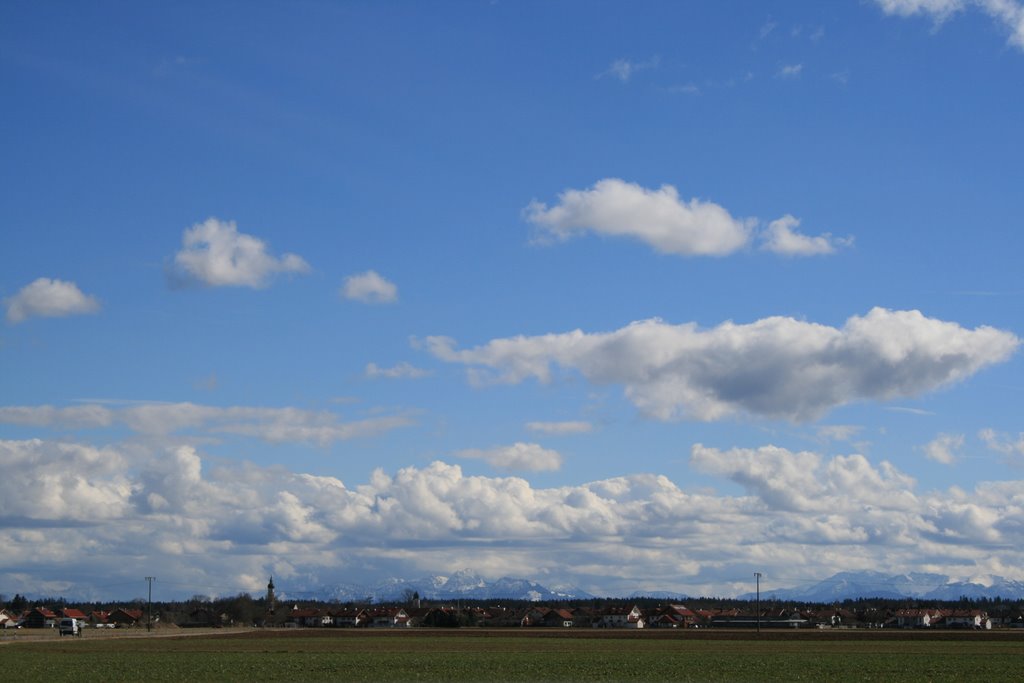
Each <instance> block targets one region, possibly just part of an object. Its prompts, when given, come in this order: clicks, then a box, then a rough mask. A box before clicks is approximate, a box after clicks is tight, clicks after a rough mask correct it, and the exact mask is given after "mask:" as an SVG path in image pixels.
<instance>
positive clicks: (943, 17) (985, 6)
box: [875, 0, 1024, 50]
mask: <svg viewBox="0 0 1024 683" xmlns="http://www.w3.org/2000/svg"><path fill="white" fill-rule="evenodd" d="M875 2H876V3H877V4H878V6H879V7H881V8H882V11H883V12H885V13H886V14H888V15H895V16H900V17H913V16H924V17H927V18H930V19H931V20H932V21H933V22H935V24H936V25H941V24H942V23H943V22H945V21H947V20H949V19H951V18H952V17H953V16H954V15H956V14H959V13H960V12H965V11H968V10H977V11H980V12H982V13H983V14H986V15H987V16H988V17H989V18H991V19H992V20H994V21H995V22H996V23H997V24H999V25H1000V26H1001V27H1002V29H1003V30H1004V31H1006V32H1008V33H1009V37H1008V38H1007V43H1008V44H1009V45H1012V46H1013V47H1015V48H1017V49H1019V50H1024V4H1021V3H1020V2H1017V0H875Z"/></svg>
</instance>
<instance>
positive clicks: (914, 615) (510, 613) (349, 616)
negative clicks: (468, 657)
mask: <svg viewBox="0 0 1024 683" xmlns="http://www.w3.org/2000/svg"><path fill="white" fill-rule="evenodd" d="M456 623H458V624H472V625H476V626H522V627H556V628H579V627H590V628H633V629H640V628H716V627H718V628H721V627H726V628H843V627H845V628H852V627H872V628H969V629H991V628H992V619H990V618H989V616H988V615H987V614H986V613H985V612H984V611H982V610H976V609H974V610H941V609H901V610H896V611H893V612H884V613H878V614H874V615H871V617H870V618H869V619H868V620H865V619H864V615H858V614H856V613H854V612H852V611H850V610H845V609H841V608H828V609H822V610H817V611H810V610H796V609H783V610H775V611H772V610H766V611H764V612H762V613H761V614H760V615H758V614H756V613H750V612H743V611H741V610H738V609H725V610H722V609H697V610H691V609H689V608H688V607H686V606H685V605H678V604H669V605H661V606H658V607H655V608H650V609H641V608H640V607H639V606H637V605H633V606H630V607H621V606H615V607H607V608H603V609H590V608H586V607H547V606H543V605H538V606H534V607H530V608H527V609H520V610H510V609H506V608H502V607H491V608H483V607H472V608H467V609H462V610H457V609H455V608H452V607H429V608H405V607H376V608H359V607H345V608H341V609H336V610H331V609H319V608H299V607H295V608H294V609H292V610H291V612H290V613H287V614H286V615H284V625H286V626H292V627H315V628H326V627H348V628H351V627H366V628H407V627H414V626H431V625H434V626H442V625H454V624H456ZM1006 625H1010V624H1006ZM1019 625H1022V626H1024V624H1019Z"/></svg>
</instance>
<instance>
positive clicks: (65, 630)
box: [59, 618, 82, 636]
mask: <svg viewBox="0 0 1024 683" xmlns="http://www.w3.org/2000/svg"><path fill="white" fill-rule="evenodd" d="M59 628H60V634H61V635H62V636H80V635H82V631H81V628H80V627H79V625H78V620H77V619H68V618H65V619H61V620H60V626H59Z"/></svg>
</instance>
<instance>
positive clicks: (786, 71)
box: [775, 64, 804, 78]
mask: <svg viewBox="0 0 1024 683" xmlns="http://www.w3.org/2000/svg"><path fill="white" fill-rule="evenodd" d="M803 70H804V65H803V64H783V65H782V66H780V67H779V70H778V71H776V72H775V76H776V77H777V78H797V77H798V76H799V75H800V73H801V72H802V71H803Z"/></svg>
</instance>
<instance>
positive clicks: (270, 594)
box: [267, 576, 275, 614]
mask: <svg viewBox="0 0 1024 683" xmlns="http://www.w3.org/2000/svg"><path fill="white" fill-rule="evenodd" d="M274 602H275V598H274V577H273V576H271V577H270V583H268V584H267V613H268V614H273V613H274V606H275V605H274Z"/></svg>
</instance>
